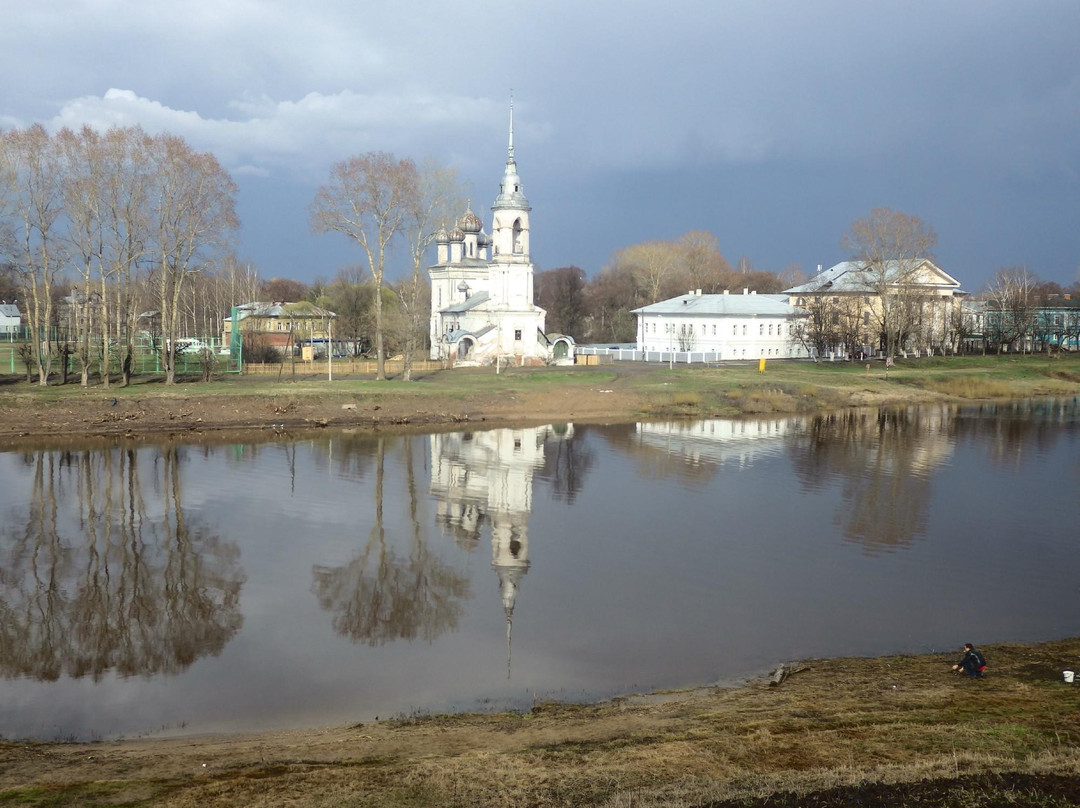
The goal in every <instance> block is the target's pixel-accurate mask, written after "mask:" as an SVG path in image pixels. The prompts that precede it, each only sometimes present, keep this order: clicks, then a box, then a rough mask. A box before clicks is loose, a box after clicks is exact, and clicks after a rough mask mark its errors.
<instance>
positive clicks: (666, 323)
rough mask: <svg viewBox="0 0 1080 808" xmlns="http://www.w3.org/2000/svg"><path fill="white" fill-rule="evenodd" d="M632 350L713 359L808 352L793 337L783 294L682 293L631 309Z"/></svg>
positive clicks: (794, 315)
mask: <svg viewBox="0 0 1080 808" xmlns="http://www.w3.org/2000/svg"><path fill="white" fill-rule="evenodd" d="M633 314H636V315H637V318H638V326H637V350H639V351H644V352H660V353H669V354H674V353H695V354H696V353H703V354H705V356H706V357H710V354H711V357H710V358H712V359H713V360H715V361H725V360H731V359H747V360H750V359H761V358H765V359H770V358H772V359H791V358H806V357H808V356H809V355H810V354H809V353H808V351H807V349H806V348H805V347H804V346H803V344H802V343H801V342H800V341H799V340H798V339H796V338H795V337H796V334H797V322H798V319H799V317H800V313H799V311H798V310H797V309H795V307H793V306H792V305H790V304H789V303H788V302H787V296H786V295H759V294H758V293H757V292H751V291H749V290H748V289H743V292H742V294H741V295H740V294H736V295H733V294H729V293H728V292H727V291H725V292H724V293H723V294H719V295H703V294H702V293H701V290H700V289H698V290H697V291H692V292H688V293H687V294H685V295H680V296H679V297H673V298H671V299H670V300H662V301H660V302H659V303H652V304H650V305H648V306H642V307H641V308H640V309H635V310H634V311H633Z"/></svg>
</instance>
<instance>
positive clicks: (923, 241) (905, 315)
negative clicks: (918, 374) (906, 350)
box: [840, 208, 937, 356]
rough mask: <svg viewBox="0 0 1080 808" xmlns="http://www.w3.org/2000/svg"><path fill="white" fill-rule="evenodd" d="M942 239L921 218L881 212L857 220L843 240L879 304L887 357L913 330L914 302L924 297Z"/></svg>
mask: <svg viewBox="0 0 1080 808" xmlns="http://www.w3.org/2000/svg"><path fill="white" fill-rule="evenodd" d="M936 244H937V235H936V234H935V233H934V231H933V230H931V229H930V228H929V227H928V226H927V225H926V224H924V223H923V221H922V219H920V218H919V217H918V216H909V215H908V214H906V213H901V212H900V211H893V210H890V209H889V208H876V209H875V210H873V211H871V213H870V215H869V216H866V217H864V218H862V219H856V220H855V221H854V222H852V224H851V229H850V230H849V231H848V232H847V233H846V234H845V235H844V237H843V238H842V239H841V241H840V245H841V247H843V248H845V249H848V250H850V251H851V254H852V260H853V261H854V262H855V263H856V264H857V265H858V267H859V270H858V271H859V273H860V275H861V276H862V282H863V284H864V285H865V287H866V289H867V290H868V291H870V292H871V293H872V294H873V295H874V296H875V297H876V298H877V300H878V302H877V305H876V307H875V310H874V317H875V319H876V320H877V325H878V326H879V328H880V331H881V336H882V338H883V341H884V347H885V354H886V356H893V354H894V353H895V352H896V350H897V349H898V348H900V347H902V345H903V338H904V337H905V336H906V335H907V334H908V332H909V331H910V328H911V319H910V317H911V313H912V305H911V304H912V297H913V296H915V295H917V294H919V280H920V272H921V270H922V266H923V264H924V262H925V261H927V260H929V259H930V258H932V250H933V248H934V246H935V245H936Z"/></svg>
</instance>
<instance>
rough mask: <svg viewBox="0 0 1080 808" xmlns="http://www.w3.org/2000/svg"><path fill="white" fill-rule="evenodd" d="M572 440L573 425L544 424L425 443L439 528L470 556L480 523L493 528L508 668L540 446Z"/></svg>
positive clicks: (526, 556) (454, 435) (541, 452)
mask: <svg viewBox="0 0 1080 808" xmlns="http://www.w3.org/2000/svg"><path fill="white" fill-rule="evenodd" d="M573 434H574V431H573V426H572V425H559V426H557V427H556V426H551V425H547V426H540V427H527V428H524V429H493V430H488V431H484V432H450V433H444V434H436V435H432V436H431V465H432V468H431V493H432V495H433V496H434V497H435V499H436V500H437V501H438V506H437V517H436V518H437V520H438V522H439V524H440V525H442V526H443V527H444V528H445V529H446V530H447V531H448V532H450V533H451V534H452V535H453V536H454V538H455V539H456V540H457V542H458V543H459V544H461V545H462V546H464V547H465V548H466V549H469V550H471V549H472V548H473V547H475V546H477V545H478V544H479V541H480V537H481V533H482V532H483V530H484V526H485V524H490V526H491V566H492V568H493V569H494V570H495V574H496V576H497V577H498V580H499V592H500V595H501V598H502V605H503V612H504V613H505V615H506V641H507V665H508V666H509V653H510V629H511V625H512V620H513V615H514V605H515V602H516V600H517V593H518V588H519V587H520V586H521V580H522V578H524V577H525V573H526V572H528V569H529V514H530V513H531V511H532V487H533V474H535V472H536V470H537V469H540V468H542V467H543V465H544V444H545V443H546V442H548V441H556V440H569V439H570V438H572V437H573ZM508 673H509V671H508Z"/></svg>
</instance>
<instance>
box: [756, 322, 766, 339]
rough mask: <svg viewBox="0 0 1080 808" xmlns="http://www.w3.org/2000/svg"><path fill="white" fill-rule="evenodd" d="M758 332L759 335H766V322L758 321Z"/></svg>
mask: <svg viewBox="0 0 1080 808" xmlns="http://www.w3.org/2000/svg"><path fill="white" fill-rule="evenodd" d="M757 333H758V336H759V337H764V336H765V323H758V327H757Z"/></svg>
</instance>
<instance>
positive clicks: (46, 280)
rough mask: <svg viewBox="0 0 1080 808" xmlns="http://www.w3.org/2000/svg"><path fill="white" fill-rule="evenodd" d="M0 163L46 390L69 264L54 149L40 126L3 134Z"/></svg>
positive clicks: (2, 202) (1, 205) (4, 206)
mask: <svg viewBox="0 0 1080 808" xmlns="http://www.w3.org/2000/svg"><path fill="white" fill-rule="evenodd" d="M0 163H2V166H0V178H2V179H3V182H4V186H3V188H2V190H0V214H3V215H4V217H5V218H7V219H8V223H7V226H6V228H7V230H8V231H9V233H10V236H11V252H12V264H13V265H14V266H15V270H16V272H17V273H18V276H19V281H20V285H21V287H22V290H23V302H24V309H25V314H26V319H27V325H28V330H29V332H30V340H31V345H32V351H33V361H34V364H35V366H36V369H37V375H38V384H39V385H42V386H44V385H46V384H48V380H49V373H50V371H51V369H52V362H53V355H54V350H55V344H54V333H53V329H52V326H53V314H54V311H53V291H54V287H55V286H56V284H57V281H58V279H59V277H60V275H61V273H62V272H63V270H64V266H65V262H66V256H65V254H64V245H63V242H62V236H63V214H64V207H63V203H64V199H63V192H62V185H61V173H60V170H59V156H58V153H57V148H56V143H55V141H54V140H53V139H52V138H50V137H49V135H48V133H47V132H46V131H45V128H44V127H42V126H40V125H35V126H32V127H30V128H29V129H16V130H11V131H7V132H4V133H3V134H0Z"/></svg>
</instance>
